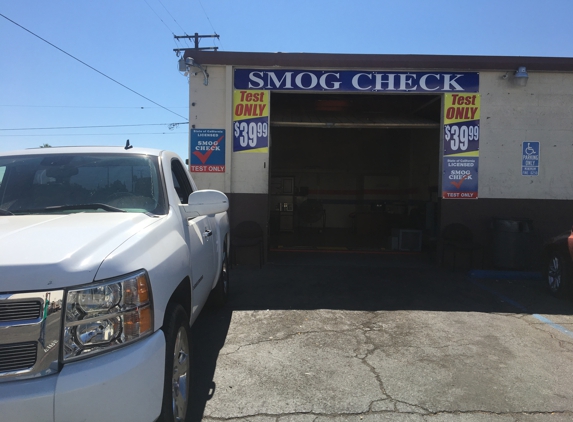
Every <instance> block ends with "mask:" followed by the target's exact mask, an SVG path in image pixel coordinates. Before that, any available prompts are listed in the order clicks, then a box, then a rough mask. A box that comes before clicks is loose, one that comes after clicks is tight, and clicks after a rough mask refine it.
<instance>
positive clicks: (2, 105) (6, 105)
mask: <svg viewBox="0 0 573 422" xmlns="http://www.w3.org/2000/svg"><path fill="white" fill-rule="evenodd" d="M0 107H29V108H136V109H139V110H145V109H148V108H160V107H144V106H75V105H30V104H0ZM170 108H187V107H179V106H175V107H170Z"/></svg>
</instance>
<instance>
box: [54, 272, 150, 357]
mask: <svg viewBox="0 0 573 422" xmlns="http://www.w3.org/2000/svg"><path fill="white" fill-rule="evenodd" d="M152 332H153V312H152V304H151V287H150V285H149V278H148V277H147V272H146V271H144V270H141V271H138V272H136V273H133V274H128V275H126V276H122V277H118V278H115V279H111V280H107V281H105V282H102V283H94V284H90V285H87V286H85V287H82V288H78V289H74V290H69V291H68V295H67V299H66V318H65V323H64V344H63V348H64V351H63V358H64V361H67V360H71V359H73V358H77V357H83V356H86V355H88V354H92V353H97V352H101V351H105V350H109V349H111V348H114V347H117V346H120V345H122V344H126V343H129V342H130V341H134V340H137V339H139V338H141V337H143V336H145V335H147V334H151V333H152Z"/></svg>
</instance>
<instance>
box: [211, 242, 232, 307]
mask: <svg viewBox="0 0 573 422" xmlns="http://www.w3.org/2000/svg"><path fill="white" fill-rule="evenodd" d="M228 299H229V260H228V259H227V254H226V253H225V255H224V256H223V264H222V265H221V274H220V275H219V280H217V285H216V286H215V288H214V289H213V290H212V291H211V302H212V304H213V305H214V306H216V307H219V308H220V307H222V306H224V305H225V303H227V300H228Z"/></svg>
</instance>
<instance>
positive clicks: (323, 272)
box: [192, 253, 573, 422]
mask: <svg viewBox="0 0 573 422" xmlns="http://www.w3.org/2000/svg"><path fill="white" fill-rule="evenodd" d="M231 277H232V279H231V283H232V294H231V301H230V303H229V305H228V306H227V307H226V308H225V309H222V310H211V309H208V310H205V311H206V312H204V315H202V316H201V317H200V318H199V320H198V321H197V323H196V324H195V326H194V327H193V342H194V370H195V373H194V379H193V388H192V394H193V402H192V413H193V415H192V416H193V420H195V421H199V420H203V421H252V422H267V421H269V422H271V421H272V422H291V421H292V422H307V421H308V422H321V421H398V422H401V421H404V422H406V421H413V422H450V421H451V422H457V421H472V422H473V421H476V422H482V421H484V422H485V421H494V422H497V421H499V422H502V421H503V422H506V421H507V422H518V421H519V422H537V421H552V422H560V421H571V420H573V400H572V399H573V338H570V337H568V336H567V335H565V334H563V333H561V332H559V331H557V330H555V329H554V328H552V327H550V326H548V325H547V324H543V323H541V322H540V321H539V320H538V319H536V318H534V317H533V316H532V314H543V315H545V316H546V317H547V318H550V319H551V320H552V321H554V322H556V323H558V324H560V325H562V326H563V327H565V328H568V329H570V328H571V327H572V326H573V303H571V302H567V301H560V300H556V299H553V298H551V297H549V296H548V295H547V293H546V292H545V291H544V290H543V288H542V285H541V282H531V281H527V282H526V281H523V282H522V281H519V280H517V281H510V282H508V281H497V280H487V281H483V282H484V283H487V284H488V287H489V288H490V289H493V290H496V291H500V292H501V293H502V294H503V295H505V296H506V297H510V298H512V299H514V300H517V301H519V303H521V304H523V305H524V306H525V307H526V308H527V312H523V310H522V309H516V308H514V307H512V305H510V304H508V303H505V302H504V301H503V300H501V299H499V298H498V297H496V296H494V295H492V294H491V293H490V292H487V291H484V290H482V289H479V288H478V287H476V286H475V285H474V284H472V283H470V282H469V281H468V278H467V276H466V275H465V274H463V273H461V272H460V273H452V272H447V271H443V270H439V269H436V268H435V267H434V266H432V265H431V264H430V263H428V262H424V261H423V259H422V258H419V257H409V256H390V257H388V256H384V257H382V256H380V255H372V256H368V255H363V256H361V255H353V256H344V255H338V254H315V255H314V256H308V254H307V255H304V254H300V255H299V254H286V253H283V254H275V255H271V256H270V257H269V262H268V263H267V264H266V265H265V267H264V268H263V269H262V270H259V269H258V268H256V269H255V268H252V267H246V268H242V267H239V268H236V269H233V271H232V272H231Z"/></svg>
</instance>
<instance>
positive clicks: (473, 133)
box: [442, 94, 480, 199]
mask: <svg viewBox="0 0 573 422" xmlns="http://www.w3.org/2000/svg"><path fill="white" fill-rule="evenodd" d="M479 123H480V96H479V94H445V95H444V159H443V167H442V171H443V174H442V198H444V199H477V197H478V169H479V137H480V126H479Z"/></svg>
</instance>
